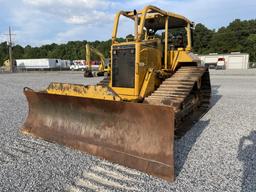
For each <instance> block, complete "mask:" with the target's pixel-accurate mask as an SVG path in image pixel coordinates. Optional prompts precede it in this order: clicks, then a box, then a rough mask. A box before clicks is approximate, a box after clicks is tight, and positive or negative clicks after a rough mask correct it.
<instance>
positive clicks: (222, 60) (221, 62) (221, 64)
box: [216, 57, 225, 69]
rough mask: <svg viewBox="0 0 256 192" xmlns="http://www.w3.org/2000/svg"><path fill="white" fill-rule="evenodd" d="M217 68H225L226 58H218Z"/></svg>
mask: <svg viewBox="0 0 256 192" xmlns="http://www.w3.org/2000/svg"><path fill="white" fill-rule="evenodd" d="M216 69H225V58H223V57H222V58H218V61H217V65H216Z"/></svg>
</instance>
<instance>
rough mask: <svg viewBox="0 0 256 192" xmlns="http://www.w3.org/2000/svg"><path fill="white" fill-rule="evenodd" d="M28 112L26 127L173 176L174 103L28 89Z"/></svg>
mask: <svg viewBox="0 0 256 192" xmlns="http://www.w3.org/2000/svg"><path fill="white" fill-rule="evenodd" d="M24 94H25V95H26V97H27V100H28V104H29V113H28V117H27V119H26V122H25V123H24V125H23V128H22V132H23V133H25V134H30V135H32V136H36V137H40V138H43V139H45V140H47V141H50V142H56V143H59V144H63V145H66V146H69V147H72V148H75V149H78V150H81V151H84V152H88V153H89V154H92V155H96V156H99V157H102V158H104V159H107V160H110V161H112V162H115V163H119V164H122V165H125V166H127V167H130V168H134V169H137V170H140V171H143V172H146V173H148V174H151V175H154V176H158V177H161V178H163V179H166V180H168V181H173V180H174V160H173V158H174V156H173V145H174V112H173V109H172V108H171V107H167V106H155V105H148V104H139V103H128V102H121V101H107V100H100V99H90V98H82V97H75V96H65V95H54V94H48V93H45V92H35V91H33V90H31V89H28V88H26V89H24Z"/></svg>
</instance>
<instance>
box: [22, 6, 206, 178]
mask: <svg viewBox="0 0 256 192" xmlns="http://www.w3.org/2000/svg"><path fill="white" fill-rule="evenodd" d="M121 16H122V17H125V18H127V19H131V21H133V23H134V25H133V26H131V27H134V38H133V39H129V40H127V41H126V42H118V38H117V32H118V27H120V25H119V22H120V21H122V20H120V17H121ZM179 30H181V31H183V32H182V33H178V36H179V37H175V33H176V32H177V31H179ZM192 32H193V23H192V22H191V21H190V20H188V19H187V18H185V17H184V16H181V15H178V14H175V13H171V12H166V11H163V10H161V9H159V8H157V7H154V6H146V7H145V8H144V9H142V10H140V11H136V10H134V11H120V12H118V13H117V14H116V17H115V21H114V28H113V33H112V46H111V73H110V76H109V77H105V78H104V79H103V80H102V81H101V82H99V83H98V84H97V85H82V84H69V83H60V82H52V83H51V84H50V85H49V87H48V88H47V89H45V90H42V91H34V90H32V89H30V88H27V87H25V88H24V94H25V96H26V98H27V101H28V106H29V112H28V116H27V119H26V121H25V123H24V125H23V127H22V132H23V133H24V134H29V135H32V136H35V137H39V138H42V139H45V140H47V141H50V142H57V143H60V144H63V145H66V146H69V147H71V148H75V149H78V150H81V151H84V152H87V153H90V154H92V155H96V156H99V157H101V158H104V159H107V160H109V161H112V162H115V163H119V164H122V165H125V166H127V167H130V168H134V169H137V170H140V171H143V172H146V173H148V174H151V175H154V176H158V177H161V178H163V179H166V180H168V181H174V180H175V173H174V149H173V148H174V139H175V138H176V137H179V136H181V135H183V134H185V131H186V130H188V129H189V128H190V127H192V125H193V124H194V122H195V121H197V120H198V119H199V118H200V117H201V116H202V115H204V113H206V112H207V110H208V108H209V104H210V97H211V85H210V77H209V72H208V69H207V68H205V67H200V66H199V64H198V62H199V59H198V57H197V56H196V55H194V54H193V53H192ZM181 36H182V37H181ZM175 136H176V137H175Z"/></svg>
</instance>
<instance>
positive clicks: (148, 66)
mask: <svg viewBox="0 0 256 192" xmlns="http://www.w3.org/2000/svg"><path fill="white" fill-rule="evenodd" d="M121 15H122V16H124V17H128V18H130V19H132V20H134V21H135V22H134V26H131V27H135V28H134V29H135V30H134V33H135V34H134V37H135V38H134V40H133V41H126V42H121V43H120V42H117V30H118V25H119V19H120V16H121ZM149 19H154V20H155V21H156V23H158V24H159V23H160V24H161V27H162V28H163V29H164V30H165V37H164V39H163V40H162V41H161V40H160V39H159V38H158V37H157V36H155V35H154V34H153V35H152V34H150V33H149V32H148V31H146V30H145V24H149V23H150V22H149V21H150V20H149ZM175 19H176V21H178V22H177V23H178V24H180V25H181V26H180V27H182V28H185V29H186V32H187V42H188V43H187V45H186V47H185V48H174V49H171V48H170V46H169V42H168V41H169V39H168V32H169V31H170V32H171V30H172V28H171V27H170V26H171V24H172V22H174V20H175ZM137 21H138V22H137ZM177 23H176V24H177ZM174 26H175V27H176V25H174ZM192 26H193V24H192V22H191V21H189V20H188V19H187V18H185V17H183V16H181V15H178V14H175V13H170V12H166V11H163V10H161V9H159V8H157V7H154V6H146V7H145V8H144V9H142V10H138V11H137V14H135V12H134V11H130V12H129V11H128V12H127V11H120V12H118V13H117V14H116V17H115V21H114V28H113V31H112V46H111V53H112V52H113V47H114V46H125V45H134V46H135V60H134V65H135V71H134V73H135V77H134V88H125V87H113V85H112V75H113V74H112V75H110V83H109V85H108V87H102V86H83V85H68V84H55V85H54V86H50V87H49V88H48V89H47V92H48V93H51V94H62V95H72V96H79V97H87V98H97V99H106V100H125V101H141V100H142V99H143V98H145V97H146V96H148V95H149V94H150V93H152V92H153V91H154V90H155V89H156V88H157V87H158V86H159V84H160V82H161V81H162V79H160V78H159V77H158V74H166V75H164V77H168V75H169V76H170V75H171V74H172V73H173V72H174V71H175V70H176V69H177V68H178V67H179V65H182V63H186V65H187V64H188V63H191V64H194V63H195V61H193V58H192V57H191V56H190V55H189V53H190V51H191V45H192V42H191V28H192ZM148 33H149V34H148ZM110 55H111V66H112V61H113V58H112V54H110Z"/></svg>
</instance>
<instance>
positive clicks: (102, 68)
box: [84, 43, 110, 77]
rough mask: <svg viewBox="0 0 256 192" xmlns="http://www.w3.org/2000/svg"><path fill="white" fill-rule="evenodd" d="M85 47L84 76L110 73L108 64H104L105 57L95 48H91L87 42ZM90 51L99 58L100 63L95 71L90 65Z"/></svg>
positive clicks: (98, 75)
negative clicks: (85, 65) (85, 66)
mask: <svg viewBox="0 0 256 192" xmlns="http://www.w3.org/2000/svg"><path fill="white" fill-rule="evenodd" d="M85 47H86V49H85V53H86V54H85V55H86V64H87V68H86V69H85V71H84V77H100V76H104V75H106V76H108V75H109V74H110V66H109V65H106V62H105V60H106V59H105V57H104V55H103V54H102V53H101V52H100V51H98V50H97V49H96V48H93V47H91V46H90V45H89V43H87V44H86V46H85ZM91 52H93V53H94V54H96V55H97V56H98V57H99V58H100V64H99V67H98V69H97V70H96V71H93V69H92V65H91Z"/></svg>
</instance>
